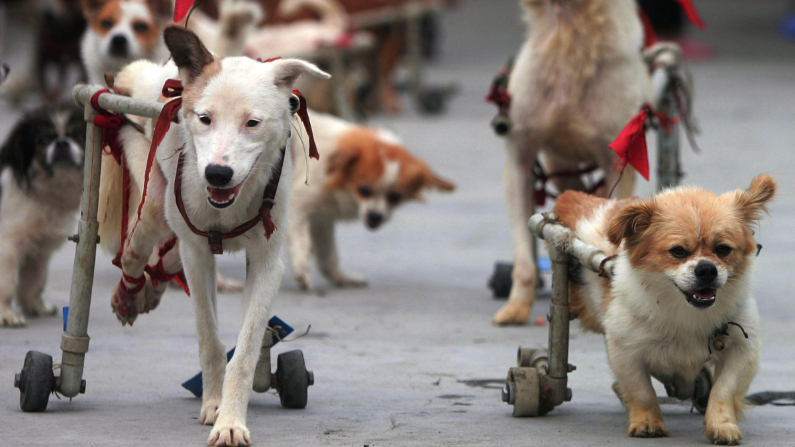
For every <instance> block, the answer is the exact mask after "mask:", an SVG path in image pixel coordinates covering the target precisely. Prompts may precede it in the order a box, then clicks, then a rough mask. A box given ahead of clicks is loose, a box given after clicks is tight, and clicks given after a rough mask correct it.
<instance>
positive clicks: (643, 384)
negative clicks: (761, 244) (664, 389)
mask: <svg viewBox="0 0 795 447" xmlns="http://www.w3.org/2000/svg"><path fill="white" fill-rule="evenodd" d="M775 190H776V184H775V182H774V181H773V179H772V178H771V177H770V176H767V175H763V176H760V177H758V178H757V179H755V180H754V181H753V182H752V183H751V186H750V188H749V189H748V190H742V191H739V190H738V191H731V192H728V193H725V194H723V195H720V196H718V195H715V194H713V193H710V192H707V191H704V190H701V189H697V188H693V187H680V188H676V189H672V190H668V191H665V192H663V193H660V194H658V195H657V196H655V197H652V198H651V199H645V200H640V199H630V200H622V201H615V200H612V201H608V200H605V199H600V198H596V197H593V196H589V195H587V194H584V193H580V192H574V191H568V192H565V193H564V194H562V195H561V196H560V197H559V198H558V201H557V203H556V205H555V213H556V214H557V215H558V217H559V218H560V220H561V222H562V223H563V224H564V225H566V226H567V227H569V228H571V229H572V230H574V231H575V233H576V235H577V237H578V238H579V239H581V240H582V241H583V242H586V243H588V244H591V245H594V246H596V247H599V248H600V249H601V250H602V251H603V252H604V253H605V254H607V255H612V254H615V255H617V256H618V257H617V260H616V263H615V267H614V269H613V277H612V279H610V280H608V279H605V278H600V277H599V276H598V275H597V274H596V273H594V272H592V271H590V270H587V269H581V272H580V273H579V274H578V276H579V278H578V281H576V282H574V283H571V284H570V287H571V289H570V294H569V295H570V305H571V307H572V311H573V312H575V313H576V314H577V315H578V316H579V318H580V320H581V322H582V325H583V327H584V328H586V329H590V330H593V331H596V332H599V333H603V334H604V335H605V340H606V345H607V355H608V359H609V361H610V365H611V367H612V369H613V373H614V374H615V377H616V385H615V387H614V388H615V390H616V392H617V393H618V394H619V397H620V398H621V400H622V402H623V403H624V405H625V407H626V409H627V413H628V431H627V434H628V435H629V436H637V437H658V436H667V435H668V430H667V428H666V427H665V424H664V423H663V419H662V413H661V411H660V407H659V404H658V402H657V395H656V393H655V391H654V388H653V387H652V384H651V377H652V376H653V377H656V378H659V379H660V380H670V379H671V378H672V377H679V378H681V379H682V383H691V384H692V383H693V381H694V380H695V378H696V376H697V375H698V374H699V372H700V371H701V370H702V368H704V367H706V368H707V370H708V371H711V372H714V378H713V385H712V390H711V392H710V394H709V403H708V405H707V412H706V415H705V418H704V423H705V426H706V435H707V437H708V438H709V439H711V440H712V441H713V442H715V443H716V444H723V445H727V444H728V445H734V444H737V443H738V442H739V441H740V439H742V434H741V432H740V428H739V427H738V425H737V422H738V420H740V419H741V418H742V408H743V403H744V402H743V400H744V396H745V393H746V392H747V391H748V387H749V385H750V383H751V380H752V379H753V377H754V375H755V374H756V370H757V366H758V364H759V349H760V338H759V335H760V334H759V315H758V313H757V305H756V300H755V299H754V297H753V293H752V291H751V279H752V270H753V261H754V257H755V255H756V252H757V247H756V241H755V240H754V237H753V231H752V230H751V228H750V227H751V226H753V225H754V224H756V222H757V221H758V219H759V218H760V215H761V213H762V212H764V211H766V209H767V207H766V206H767V203H768V202H769V201H770V200H771V199H772V197H773V195H774V194H775ZM582 284H584V285H582ZM728 323H732V324H731V325H729V326H727V324H728ZM734 324H736V325H737V326H735V325H734ZM723 330H726V331H727V332H728V336H722V335H720V332H721V331H723ZM744 333H747V334H748V338H747V339H746V338H745V336H744ZM716 336H717V337H719V338H720V339H721V346H720V347H716V346H717V345H715V344H714V342H713V337H716ZM686 397H689V396H681V398H686Z"/></svg>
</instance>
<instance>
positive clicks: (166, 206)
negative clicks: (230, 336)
mask: <svg viewBox="0 0 795 447" xmlns="http://www.w3.org/2000/svg"><path fill="white" fill-rule="evenodd" d="M164 40H165V44H166V46H167V47H168V49H169V51H170V52H171V56H172V59H173V62H169V63H167V64H165V65H164V66H161V65H158V64H154V63H151V62H148V61H139V62H136V63H135V64H132V65H130V66H129V67H128V68H127V69H125V70H124V71H122V73H120V75H119V77H118V79H117V84H118V87H119V89H121V90H123V91H124V92H125V93H127V94H129V95H130V96H132V97H134V98H138V99H144V100H149V101H161V102H162V101H166V100H167V99H166V98H163V97H162V96H161V91H162V88H163V85H164V83H165V81H167V80H168V79H173V78H179V79H180V80H181V81H182V84H183V85H184V91H183V93H182V101H183V103H182V109H181V111H180V112H179V125H174V126H172V127H171V129H170V130H169V131H168V132H167V133H166V134H165V136H164V138H163V140H162V142H161V143H160V145H159V147H158V149H157V154H156V160H157V163H156V164H155V166H154V167H153V169H152V172H151V176H150V182H149V185H148V193H147V199H146V202H145V204H144V207H143V215H142V218H141V220H140V221H139V222H137V224H136V222H135V220H136V219H135V213H131V214H132V216H131V217H132V219H131V232H130V234H129V236H128V240H127V241H126V242H125V244H124V251H123V255H122V267H123V269H122V270H123V272H124V275H125V278H124V280H123V282H122V283H121V284H120V286H119V288H117V291H116V293H117V294H118V293H119V291H120V289H123V290H127V291H129V290H130V289H132V288H134V287H135V286H136V283H135V282H132V283H130V282H129V281H128V280H129V279H133V280H135V279H136V278H139V279H140V278H142V277H144V268H145V267H146V263H147V261H148V257H149V254H150V253H152V250H153V248H154V247H155V244H157V243H158V241H160V240H162V239H163V238H165V237H168V235H169V234H171V233H172V232H173V233H174V234H175V235H176V236H177V237H178V240H179V244H178V247H179V258H181V260H182V265H184V270H185V276H186V277H187V282H188V285H189V286H190V290H191V298H192V300H193V302H194V304H195V311H196V326H197V331H198V335H199V357H200V360H201V368H202V373H203V377H204V384H203V387H204V393H203V396H202V407H201V413H200V417H199V422H200V423H201V424H208V425H214V427H213V429H212V431H211V433H210V436H209V439H208V445H214V446H222V445H249V444H250V443H251V436H250V434H249V430H248V428H247V427H246V413H247V408H248V400H249V394H250V393H251V387H252V381H253V376H254V368H255V365H256V362H257V359H258V356H259V351H260V346H261V344H262V338H263V335H264V334H265V330H266V327H267V321H268V314H269V313H270V309H271V305H272V303H273V300H274V298H275V297H276V293H277V292H278V289H279V285H280V282H281V277H282V272H283V271H284V266H283V264H282V261H281V260H280V258H279V253H280V249H281V246H282V244H283V242H284V240H285V239H286V236H287V234H286V233H287V210H288V206H289V196H290V184H291V182H292V174H293V164H292V159H291V157H290V152H289V151H290V149H289V147H288V145H289V141H290V135H291V126H292V123H293V121H292V115H293V113H295V112H296V111H297V110H298V101H297V98H296V97H294V96H293V94H292V89H293V84H294V83H295V81H296V79H297V78H298V77H299V76H301V75H310V76H314V77H316V78H328V77H329V76H328V74H326V73H324V72H322V71H320V70H319V69H318V68H317V67H315V66H314V65H312V64H309V63H307V62H304V61H301V60H296V59H286V60H284V59H283V60H276V61H272V62H269V63H260V62H257V61H255V60H252V59H249V58H246V57H229V58H217V57H215V56H213V55H212V54H211V53H210V52H209V51H208V50H207V49H206V48H205V46H204V45H203V44H202V42H201V41H200V39H199V38H198V37H197V36H196V35H195V34H194V33H192V32H191V31H188V30H185V29H184V28H180V27H177V26H170V27H168V28H166V30H165V33H164ZM145 127H146V134H147V135H143V134H141V133H139V132H138V131H136V130H134V129H132V128H130V127H129V126H128V128H126V129H123V130H122V133H121V136H122V142H123V144H124V155H125V157H126V161H127V163H128V164H127V165H128V167H129V170H130V177H131V183H132V189H134V190H135V191H137V192H135V193H134V194H132V195H133V196H136V195H137V196H138V197H140V195H141V192H140V191H141V189H142V184H143V181H144V172H145V165H146V158H147V154H148V149H149V143H150V141H149V138H151V134H152V125H151V123H146V126H145ZM120 174H121V170H120V169H118V168H116V169H115V170H112V171H105V172H103V180H102V185H101V194H102V196H103V198H101V199H100V201H101V202H105V201H106V200H108V196H109V195H110V194H117V193H118V191H114V190H115V189H117V188H118V187H119V184H120V183H121V177H120ZM279 185H280V186H279ZM263 191H264V192H263ZM116 197H118V196H116ZM271 198H272V200H270V199H271ZM116 202H118V200H116ZM132 203H137V202H135V201H134V200H133V202H132ZM265 203H268V204H272V209H271V210H270V218H267V216H266V215H263V214H261V213H262V209H263V207H264V204H265ZM113 213H116V214H117V215H118V214H120V210H119V209H115V210H106V212H105V214H106V215H107V216H106V219H109V217H110V215H111V214H113ZM112 220H113V219H109V220H106V222H105V223H108V222H111V225H110V226H111V229H110V230H109V233H110V234H113V232H114V230H116V229H117V228H118V226H117V225H113V224H112ZM252 221H255V222H256V223H257V224H256V225H254V226H252V227H250V228H249V229H248V230H246V231H244V232H242V233H240V234H239V236H238V237H233V238H228V239H227V238H225V237H226V236H228V235H229V234H231V233H230V232H234V230H236V229H239V228H240V227H241V224H244V223H247V222H252ZM260 221H261V222H262V223H263V224H265V225H259V223H260ZM271 222H272V223H273V224H274V225H275V229H274V228H273V227H270V229H268V225H267V224H269V223H271ZM101 225H102V223H101ZM263 226H265V227H266V229H265V231H263ZM202 231H204V232H207V233H205V234H206V235H207V236H209V237H207V236H203V235H201V234H197V232H198V233H201V232H202ZM271 233H272V234H271ZM215 236H218V240H214V238H215ZM222 239H223V241H222V242H221V240H222ZM115 242H118V236H117V238H116V241H115ZM104 243H105V241H104V240H103V244H104ZM110 244H111V246H113V242H111V243H110ZM221 244H223V250H225V251H238V250H243V249H245V250H246V258H247V260H248V267H247V270H248V271H247V275H246V276H247V278H246V286H245V292H244V301H243V302H244V309H243V324H242V328H241V330H240V335H239V337H238V340H237V345H236V351H235V355H234V357H232V360H231V361H230V362H229V364H228V365H227V362H226V355H225V353H224V352H225V350H224V346H223V344H222V343H221V340H220V338H219V336H218V322H217V316H216V303H217V301H216V296H215V295H216V272H215V258H214V256H213V253H215V252H217V250H218V249H220V248H221ZM178 264H179V259H176V260H174V259H172V262H171V263H170V268H171V269H172V270H171V271H172V272H173V269H174V268H178V267H179V265H178ZM151 287H152V286H151V284H150V282H149V280H148V279H147V285H146V290H147V292H143V291H142V292H140V293H144V294H145V293H148V291H150V290H151Z"/></svg>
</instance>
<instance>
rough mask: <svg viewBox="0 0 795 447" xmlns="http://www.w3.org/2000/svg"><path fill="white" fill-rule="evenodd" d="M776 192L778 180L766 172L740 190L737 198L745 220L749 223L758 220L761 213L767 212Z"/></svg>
mask: <svg viewBox="0 0 795 447" xmlns="http://www.w3.org/2000/svg"><path fill="white" fill-rule="evenodd" d="M775 194H776V181H775V180H773V177H771V176H769V175H767V174H764V175H760V176H759V177H757V178H755V179H753V180H752V181H751V186H749V187H748V189H747V190H745V191H740V192H738V193H737V196H736V199H735V200H736V203H737V208H738V210H739V212H740V216H741V217H742V219H743V221H744V222H746V223H749V224H750V223H754V222H756V221H758V220H759V218H760V217H761V214H762V213H763V212H767V203H768V202H769V201H770V200H771V199H772V198H773V196H774V195H775Z"/></svg>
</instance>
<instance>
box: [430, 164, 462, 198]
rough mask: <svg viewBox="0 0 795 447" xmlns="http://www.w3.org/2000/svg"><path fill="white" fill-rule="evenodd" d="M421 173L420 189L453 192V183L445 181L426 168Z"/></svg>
mask: <svg viewBox="0 0 795 447" xmlns="http://www.w3.org/2000/svg"><path fill="white" fill-rule="evenodd" d="M424 168H425V169H424V170H423V173H422V187H423V188H434V189H437V190H439V191H444V192H452V191H455V183H453V182H450V181H447V180H445V179H443V178H441V177H439V176H438V175H436V173H435V172H433V171H431V169H430V168H429V167H427V166H425V167H424Z"/></svg>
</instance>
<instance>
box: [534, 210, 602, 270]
mask: <svg viewBox="0 0 795 447" xmlns="http://www.w3.org/2000/svg"><path fill="white" fill-rule="evenodd" d="M547 216H549V217H547ZM529 227H530V232H531V233H533V235H534V236H535V237H537V238H540V239H543V240H545V241H547V243H548V244H549V245H550V246H551V247H554V248H556V249H558V250H560V251H562V252H564V253H566V254H568V255H571V256H572V257H574V258H576V259H577V261H579V262H580V264H582V265H583V266H585V268H588V269H590V270H592V271H594V272H599V266H600V265H601V264H602V262H603V261H604V270H605V273H607V274H610V273H611V272H612V270H613V265H614V264H615V259H607V260H606V258H608V256H607V255H605V254H604V252H603V251H602V250H600V249H598V248H597V247H594V246H593V245H589V244H586V243H585V242H583V241H581V240H579V239H577V236H576V235H575V234H574V232H572V231H571V230H569V229H568V228H566V227H564V226H563V225H561V224H559V223H556V222H555V221H554V215H553V214H552V213H549V214H547V215H546V216H545V215H544V214H534V215H533V216H531V217H530V223H529ZM550 259H552V258H551V256H550Z"/></svg>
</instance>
